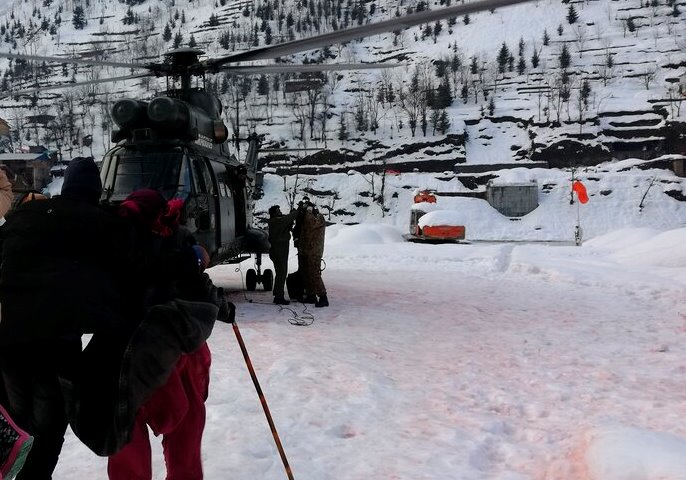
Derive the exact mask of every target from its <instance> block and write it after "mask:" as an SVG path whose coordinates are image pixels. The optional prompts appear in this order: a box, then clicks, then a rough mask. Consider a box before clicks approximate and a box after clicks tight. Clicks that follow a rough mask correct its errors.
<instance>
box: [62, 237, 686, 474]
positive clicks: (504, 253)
mask: <svg viewBox="0 0 686 480" xmlns="http://www.w3.org/2000/svg"><path fill="white" fill-rule="evenodd" d="M685 242H686V228H675V229H671V230H666V231H663V230H658V229H650V228H630V229H623V230H617V231H614V232H611V233H608V234H606V235H602V236H598V237H596V238H593V239H591V240H588V241H586V242H584V244H583V245H582V246H581V247H576V246H550V245H542V244H511V243H502V244H471V245H418V244H410V243H405V242H403V241H402V238H401V232H400V230H399V229H398V228H396V227H393V226H389V225H378V224H377V225H371V224H368V225H357V226H333V227H330V228H329V229H328V231H327V245H326V251H325V259H326V270H325V271H324V280H325V282H326V285H327V289H328V291H329V298H330V300H331V307H329V308H323V309H314V308H309V309H308V310H307V311H305V310H304V308H303V306H302V305H301V304H295V305H291V307H292V308H288V307H287V308H284V309H281V308H279V307H277V306H275V305H273V304H271V303H270V302H271V294H270V293H268V292H261V291H257V292H245V293H244V292H243V290H242V276H243V274H244V272H245V270H247V268H251V267H253V265H252V262H245V263H244V264H242V265H241V270H240V271H237V270H236V268H235V266H220V267H215V268H213V269H212V270H211V275H212V277H213V279H214V280H215V282H216V283H217V284H219V285H221V286H224V287H225V288H227V289H229V290H230V292H231V293H230V296H231V299H232V301H234V302H235V303H236V304H237V307H238V316H237V320H238V324H239V326H240V329H241V332H242V334H243V337H244V340H245V342H246V345H247V348H248V351H249V352H250V355H251V358H252V361H253V364H254V367H255V369H256V371H257V375H258V378H259V379H260V382H261V385H262V388H263V390H264V392H265V395H266V398H267V401H268V402H269V406H270V408H271V411H272V414H273V416H274V420H275V422H276V426H277V428H278V431H279V434H280V436H281V439H282V442H283V445H284V448H285V450H286V454H287V455H288V459H289V461H290V464H291V466H292V469H293V473H294V476H295V478H297V479H302V480H367V479H384V480H391V479H403V480H418V479H432V480H433V479H435V480H458V479H459V480H471V479H474V480H483V479H498V480H524V479H527V480H529V479H530V480H543V479H545V480H584V479H586V480H629V479H630V480H657V479H660V480H677V479H679V480H683V479H686V426H684V422H683V417H684V395H683V379H684V375H685V374H686V370H685V367H684V365H686V303H685V301H684V298H685V296H684V289H685V288H686V250H685V249H684V248H683V245H684V243H685ZM296 263H297V262H296V257H295V256H292V257H291V269H295V268H296ZM263 266H264V267H270V264H269V261H268V260H265V262H264V265H263ZM307 313H311V314H312V315H313V320H314V321H313V323H312V324H311V325H310V326H294V325H292V324H291V323H290V322H291V321H293V320H294V318H295V316H296V315H297V316H298V318H300V319H306V318H305V315H306V314H307ZM210 346H211V349H212V352H213V367H212V383H211V386H210V398H209V399H208V402H207V404H208V419H207V427H206V431H205V440H204V444H203V448H204V464H205V478H207V479H208V480H223V479H228V478H231V479H234V480H254V479H261V480H271V479H284V478H286V474H285V471H284V469H283V466H282V464H281V462H280V459H279V456H278V453H277V451H276V448H275V446H274V443H273V440H272V437H271V434H270V431H269V429H268V425H267V421H266V420H265V418H264V414H263V412H262V410H261V407H260V404H259V401H258V398H257V395H256V393H255V389H254V387H253V385H252V382H251V380H250V377H249V375H248V372H247V369H246V366H245V363H244V361H243V358H242V356H241V353H240V350H239V349H238V346H237V342H236V340H235V338H234V335H233V332H232V329H231V328H230V326H228V325H224V324H218V325H217V326H216V327H215V330H214V332H213V334H212V336H211V338H210ZM158 444H159V441H158V442H156V447H155V448H156V449H155V468H156V470H155V478H156V479H162V478H165V475H164V464H163V460H162V456H161V451H160V447H159V445H158ZM105 464H106V461H105V460H104V459H101V458H98V457H95V456H94V455H93V454H92V453H90V452H89V451H88V450H87V449H86V448H85V447H83V446H81V445H80V444H79V442H78V440H77V439H76V438H75V437H73V436H72V435H71V434H70V436H69V437H68V439H67V441H66V444H65V448H64V451H63V455H62V457H61V459H60V463H59V465H58V468H57V470H56V474H55V477H54V478H55V479H56V480H66V479H70V480H71V479H73V478H89V479H104V478H106V473H105Z"/></svg>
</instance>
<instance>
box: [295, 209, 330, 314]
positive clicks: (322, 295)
mask: <svg viewBox="0 0 686 480" xmlns="http://www.w3.org/2000/svg"><path fill="white" fill-rule="evenodd" d="M325 231H326V221H325V220H324V215H322V214H321V213H319V210H317V208H316V207H315V206H314V204H311V203H310V204H308V205H305V206H304V214H303V217H302V225H301V229H300V241H299V248H298V255H300V256H301V264H302V267H303V269H304V271H303V280H304V283H305V291H306V292H307V293H308V294H310V295H316V297H317V300H316V302H315V304H314V306H315V307H328V306H329V299H328V297H327V295H326V287H325V286H324V281H323V280H322V270H321V264H322V257H323V255H324V235H325Z"/></svg>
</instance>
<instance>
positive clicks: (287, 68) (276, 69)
mask: <svg viewBox="0 0 686 480" xmlns="http://www.w3.org/2000/svg"><path fill="white" fill-rule="evenodd" d="M403 66H406V64H404V63H393V64H390V63H389V64H383V63H308V64H305V65H292V64H287V63H283V64H282V63H276V64H273V65H247V66H241V65H225V66H223V67H221V68H220V69H219V70H220V71H222V72H227V73H231V74H235V75H260V74H270V73H307V72H324V71H338V70H376V69H380V68H395V67H403Z"/></svg>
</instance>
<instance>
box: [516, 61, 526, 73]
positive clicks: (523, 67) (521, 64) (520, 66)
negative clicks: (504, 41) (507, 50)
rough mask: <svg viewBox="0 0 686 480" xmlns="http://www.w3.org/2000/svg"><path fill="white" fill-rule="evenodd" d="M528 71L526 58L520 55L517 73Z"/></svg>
mask: <svg viewBox="0 0 686 480" xmlns="http://www.w3.org/2000/svg"><path fill="white" fill-rule="evenodd" d="M525 71H526V60H524V57H519V62H517V73H518V74H520V75H523V74H524V72H525Z"/></svg>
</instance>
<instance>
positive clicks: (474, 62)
mask: <svg viewBox="0 0 686 480" xmlns="http://www.w3.org/2000/svg"><path fill="white" fill-rule="evenodd" d="M469 71H470V72H471V74H472V75H476V74H477V73H479V63H478V61H477V60H476V57H475V56H473V57H472V62H471V63H470V65H469Z"/></svg>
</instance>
